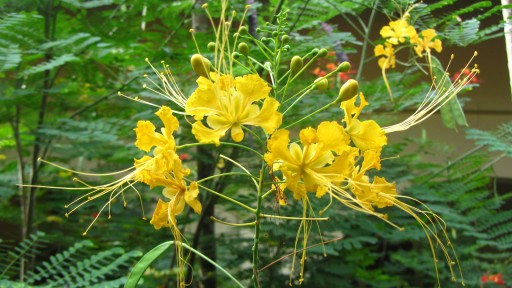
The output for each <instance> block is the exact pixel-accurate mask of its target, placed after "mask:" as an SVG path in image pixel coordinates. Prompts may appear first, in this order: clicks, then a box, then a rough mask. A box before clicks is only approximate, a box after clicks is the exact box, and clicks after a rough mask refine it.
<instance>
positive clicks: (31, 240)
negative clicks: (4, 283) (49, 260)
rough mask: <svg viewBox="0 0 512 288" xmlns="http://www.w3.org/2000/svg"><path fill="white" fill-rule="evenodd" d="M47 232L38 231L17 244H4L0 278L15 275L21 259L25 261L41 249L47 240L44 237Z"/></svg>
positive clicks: (0, 253) (1, 253) (0, 257)
mask: <svg viewBox="0 0 512 288" xmlns="http://www.w3.org/2000/svg"><path fill="white" fill-rule="evenodd" d="M44 236H45V233H43V232H40V231H38V232H36V233H33V234H31V235H30V237H28V238H27V239H25V240H23V241H21V242H20V243H19V244H18V245H17V246H15V247H10V246H7V245H3V246H2V247H1V250H0V259H2V262H0V271H1V273H0V279H6V278H10V277H13V276H14V275H16V274H17V273H18V272H19V271H18V269H16V268H19V266H16V265H17V264H19V263H20V262H21V261H25V258H29V257H34V256H35V255H36V254H37V252H38V251H39V249H40V248H41V247H42V246H43V244H44V243H45V242H46V239H45V238H44Z"/></svg>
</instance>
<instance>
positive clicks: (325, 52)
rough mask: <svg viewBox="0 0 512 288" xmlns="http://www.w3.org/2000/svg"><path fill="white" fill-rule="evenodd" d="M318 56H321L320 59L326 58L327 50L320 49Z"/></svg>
mask: <svg viewBox="0 0 512 288" xmlns="http://www.w3.org/2000/svg"><path fill="white" fill-rule="evenodd" d="M317 55H318V56H320V57H325V56H327V49H325V48H322V49H320V50H319V51H318V54H317Z"/></svg>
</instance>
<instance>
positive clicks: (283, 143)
mask: <svg viewBox="0 0 512 288" xmlns="http://www.w3.org/2000/svg"><path fill="white" fill-rule="evenodd" d="M289 143H290V131H288V130H285V129H282V130H277V131H276V132H274V134H272V136H271V137H270V139H269V140H268V141H267V149H268V151H269V152H267V153H266V154H265V156H264V157H265V161H266V162H267V164H268V165H269V166H272V165H273V163H274V162H275V161H277V160H279V159H280V160H283V161H284V162H289V163H295V159H294V158H293V157H292V156H291V154H290V150H288V144H289Z"/></svg>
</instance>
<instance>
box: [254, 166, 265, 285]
mask: <svg viewBox="0 0 512 288" xmlns="http://www.w3.org/2000/svg"><path fill="white" fill-rule="evenodd" d="M264 174H265V162H263V163H262V165H261V170H260V180H259V183H258V200H257V204H256V211H255V212H254V214H255V216H256V220H255V222H256V224H255V225H254V246H252V270H253V271H252V272H253V274H252V281H253V283H254V287H259V280H258V264H259V259H258V245H259V242H260V228H261V226H260V219H261V206H262V205H261V203H262V202H263V201H262V199H263V197H262V196H263V175H264Z"/></svg>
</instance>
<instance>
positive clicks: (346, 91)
mask: <svg viewBox="0 0 512 288" xmlns="http://www.w3.org/2000/svg"><path fill="white" fill-rule="evenodd" d="M357 90H359V83H357V81H356V80H354V79H349V80H348V81H347V82H345V84H343V86H341V88H340V94H338V98H336V102H339V101H341V102H343V101H347V100H350V99H352V98H353V97H354V96H356V95H357Z"/></svg>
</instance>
